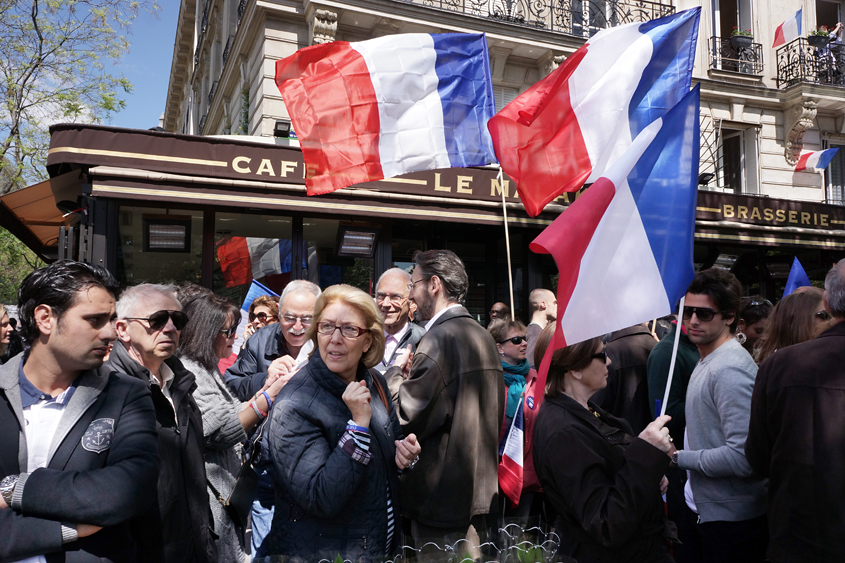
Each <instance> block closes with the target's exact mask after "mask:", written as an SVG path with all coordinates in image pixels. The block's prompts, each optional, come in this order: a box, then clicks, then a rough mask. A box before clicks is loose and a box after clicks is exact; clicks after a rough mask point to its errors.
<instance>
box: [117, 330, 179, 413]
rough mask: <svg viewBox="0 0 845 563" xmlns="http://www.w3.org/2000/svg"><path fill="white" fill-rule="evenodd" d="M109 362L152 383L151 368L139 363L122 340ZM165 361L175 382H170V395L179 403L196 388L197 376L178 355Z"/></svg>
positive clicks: (148, 383) (126, 372)
mask: <svg viewBox="0 0 845 563" xmlns="http://www.w3.org/2000/svg"><path fill="white" fill-rule="evenodd" d="M108 363H109V364H111V366H112V367H113V368H114V369H115V370H117V371H119V372H121V373H125V374H126V375H131V376H132V377H136V378H138V379H140V380H141V381H143V382H144V383H146V384H147V385H151V384H152V375H151V373H150V370H148V369H147V368H145V367H144V366H142V365H141V364H140V363H138V360H136V359H135V358H133V357H132V356H130V355H129V350H127V348H126V346H125V345H124V344H123V342H121V341H117V342H115V343H114V346H112V349H111V355H109V361H108ZM164 363H165V364H167V367H169V368H170V370H171V371H172V372H173V382H172V383H171V384H170V396H171V397H173V399H174V402H176V403H178V402H179V401H180V400H181V398H182V397H183V396H184V395H185V394H187V393H190V392H192V391H193V390H194V389H195V388H196V378H195V377H194V374H193V373H191V372H190V371H188V370H187V369H185V366H183V365H182V362H181V361H180V360H179V358H177V357H176V356H170V357H169V358H167V359H166V360H164Z"/></svg>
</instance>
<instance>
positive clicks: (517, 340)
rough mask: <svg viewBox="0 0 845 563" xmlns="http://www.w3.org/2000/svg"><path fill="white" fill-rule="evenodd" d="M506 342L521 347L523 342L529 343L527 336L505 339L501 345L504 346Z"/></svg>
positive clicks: (500, 342) (501, 341)
mask: <svg viewBox="0 0 845 563" xmlns="http://www.w3.org/2000/svg"><path fill="white" fill-rule="evenodd" d="M505 342H510V343H511V344H515V345H517V346H519V345H520V344H522V343H523V342H528V337H527V336H514V337H513V338H505V339H504V340H500V341H499V344H504V343H505Z"/></svg>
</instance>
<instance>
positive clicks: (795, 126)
mask: <svg viewBox="0 0 845 563" xmlns="http://www.w3.org/2000/svg"><path fill="white" fill-rule="evenodd" d="M817 106H818V100H812V99H809V100H804V101H803V102H802V103H800V104H797V105H795V106H793V107H792V108H790V109H789V110H788V111H787V120H786V122H787V123H788V124H789V127H787V129H786V149H785V151H784V158H786V162H787V163H788V164H789V165H790V166H795V164H796V163H797V162H798V158H799V157H800V156H801V149H803V148H804V131H806V130H807V129H809V128H810V127H812V126H813V120H814V119H815V118H816V107H817Z"/></svg>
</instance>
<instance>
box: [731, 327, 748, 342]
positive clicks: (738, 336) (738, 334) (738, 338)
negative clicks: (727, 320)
mask: <svg viewBox="0 0 845 563" xmlns="http://www.w3.org/2000/svg"><path fill="white" fill-rule="evenodd" d="M734 338H736V341H737V342H739V343H740V344H745V341H746V340H748V337H747V336H745V333H744V332H742V331H741V330H738V331H737V332H736V336H734Z"/></svg>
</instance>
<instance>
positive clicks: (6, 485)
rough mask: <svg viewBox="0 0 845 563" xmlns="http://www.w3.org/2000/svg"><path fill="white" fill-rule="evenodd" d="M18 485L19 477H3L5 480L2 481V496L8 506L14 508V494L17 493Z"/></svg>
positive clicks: (0, 493)
mask: <svg viewBox="0 0 845 563" xmlns="http://www.w3.org/2000/svg"><path fill="white" fill-rule="evenodd" d="M17 484H18V476H17V475H8V476H6V477H3V480H2V481H0V496H2V497H3V500H5V501H6V504H7V505H8V506H10V507H11V506H12V493H14V492H15V485H17Z"/></svg>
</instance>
